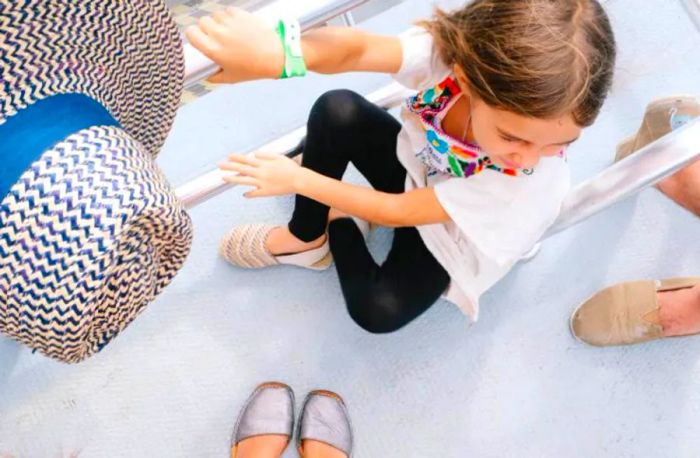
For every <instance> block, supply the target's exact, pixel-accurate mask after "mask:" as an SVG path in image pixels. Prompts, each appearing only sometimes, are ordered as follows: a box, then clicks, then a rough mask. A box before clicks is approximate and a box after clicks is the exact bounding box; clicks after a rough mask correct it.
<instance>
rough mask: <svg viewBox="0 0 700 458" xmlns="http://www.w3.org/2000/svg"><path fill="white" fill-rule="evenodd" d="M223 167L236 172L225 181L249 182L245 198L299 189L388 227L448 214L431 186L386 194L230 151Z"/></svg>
mask: <svg viewBox="0 0 700 458" xmlns="http://www.w3.org/2000/svg"><path fill="white" fill-rule="evenodd" d="M220 167H221V169H223V170H228V171H232V172H237V173H238V175H230V176H227V177H226V178H225V179H226V181H228V182H229V183H233V184H241V185H246V186H252V187H254V188H256V189H255V190H254V191H251V192H248V193H247V194H246V197H268V196H277V195H283V194H301V195H303V196H306V197H308V198H310V199H313V200H315V201H317V202H321V203H323V204H326V205H328V206H329V207H332V208H335V209H337V210H340V211H341V212H344V213H347V214H349V215H352V216H356V217H358V218H361V219H364V220H366V221H369V222H371V223H375V224H378V225H381V226H387V227H406V226H422V225H426V224H436V223H444V222H447V221H449V219H450V217H449V216H448V215H447V213H446V212H445V210H444V209H443V208H442V205H440V202H439V201H438V199H437V197H436V195H435V191H434V190H433V189H432V188H421V189H416V190H413V191H409V192H405V193H401V194H390V193H386V192H380V191H376V190H374V189H371V188H368V187H365V186H357V185H353V184H349V183H344V182H342V181H339V180H335V179H333V178H329V177H326V176H324V175H321V174H319V173H317V172H314V171H313V170H310V169H307V168H304V167H300V166H299V164H297V163H296V162H294V161H293V160H292V159H289V158H288V157H286V156H279V155H277V154H269V153H257V154H256V155H255V156H244V155H238V154H233V155H231V156H230V157H229V160H228V161H227V162H224V163H222V164H220Z"/></svg>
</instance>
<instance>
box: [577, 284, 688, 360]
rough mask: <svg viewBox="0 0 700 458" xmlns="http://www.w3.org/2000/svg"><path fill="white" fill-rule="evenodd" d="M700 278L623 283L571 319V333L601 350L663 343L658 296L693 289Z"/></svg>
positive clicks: (599, 295)
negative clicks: (659, 321) (657, 313)
mask: <svg viewBox="0 0 700 458" xmlns="http://www.w3.org/2000/svg"><path fill="white" fill-rule="evenodd" d="M698 284H700V277H690V278H673V279H668V280H662V281H654V280H647V281H635V282H627V283H619V284H617V285H614V286H611V287H609V288H605V289H603V290H602V291H599V292H598V293H596V294H595V295H594V296H593V297H592V298H590V299H588V300H587V301H586V302H584V303H583V304H581V305H580V306H579V307H578V308H577V309H576V311H574V313H573V315H572V316H571V332H572V333H573V335H574V336H575V337H576V338H577V339H578V340H580V341H582V342H585V343H587V344H590V345H595V346H597V347H606V346H612V345H631V344H637V343H642V342H647V341H650V340H656V339H662V338H663V337H664V333H663V328H662V327H661V325H659V324H658V323H655V322H654V321H653V320H652V319H651V317H653V316H655V315H656V312H658V310H659V302H658V293H659V292H664V291H675V290H679V289H686V288H692V287H694V286H696V285H698Z"/></svg>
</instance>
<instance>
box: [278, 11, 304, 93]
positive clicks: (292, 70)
mask: <svg viewBox="0 0 700 458" xmlns="http://www.w3.org/2000/svg"><path fill="white" fill-rule="evenodd" d="M275 31H276V32H277V35H279V37H280V40H281V41H282V47H283V48H284V68H283V69H282V74H281V75H280V79H285V78H294V77H296V76H304V75H306V62H304V56H303V54H302V50H301V26H300V25H299V21H297V20H296V19H280V20H279V22H278V23H277V28H276V29H275Z"/></svg>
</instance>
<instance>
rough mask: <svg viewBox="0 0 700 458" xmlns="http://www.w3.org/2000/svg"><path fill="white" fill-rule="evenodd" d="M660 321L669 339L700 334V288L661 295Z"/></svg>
mask: <svg viewBox="0 0 700 458" xmlns="http://www.w3.org/2000/svg"><path fill="white" fill-rule="evenodd" d="M658 319H659V324H660V325H661V327H662V328H663V330H664V335H665V336H667V337H670V336H685V335H691V334H697V333H700V288H693V289H682V290H678V291H668V292H663V293H659V311H658Z"/></svg>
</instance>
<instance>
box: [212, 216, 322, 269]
mask: <svg viewBox="0 0 700 458" xmlns="http://www.w3.org/2000/svg"><path fill="white" fill-rule="evenodd" d="M275 227H276V226H273V225H270V224H246V225H243V226H238V227H236V228H234V229H233V230H232V231H231V232H229V233H228V234H227V235H226V236H225V237H224V238H223V239H222V240H221V245H220V247H219V253H220V254H221V256H222V257H223V258H224V259H226V260H227V261H228V262H230V263H231V264H234V265H236V266H238V267H244V268H246V269H261V268H263V267H269V266H276V265H280V264H287V265H292V266H298V267H304V268H306V269H311V270H325V269H328V268H329V267H330V266H331V264H332V263H333V258H332V256H331V252H330V246H329V243H328V239H327V238H326V241H325V242H324V243H323V245H321V246H320V247H318V248H315V249H313V250H308V251H303V252H301V253H295V254H289V255H280V256H275V255H273V254H271V253H270V252H269V251H268V249H267V247H266V246H265V241H266V240H267V237H268V235H269V234H270V231H272V229H274V228H275Z"/></svg>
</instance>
